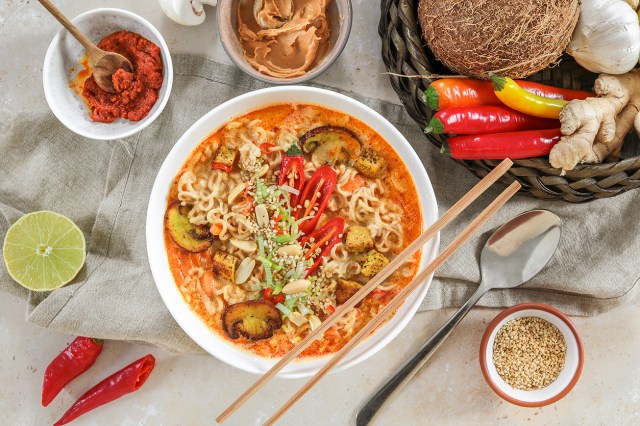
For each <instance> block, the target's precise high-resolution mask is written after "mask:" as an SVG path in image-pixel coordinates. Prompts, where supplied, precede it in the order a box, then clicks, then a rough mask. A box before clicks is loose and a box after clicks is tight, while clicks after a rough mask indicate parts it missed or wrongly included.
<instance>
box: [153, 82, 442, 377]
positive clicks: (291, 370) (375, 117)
mask: <svg viewBox="0 0 640 426" xmlns="http://www.w3.org/2000/svg"><path fill="white" fill-rule="evenodd" d="M290 103H306V104H314V105H319V106H323V107H325V108H329V109H333V110H337V111H341V112H344V113H345V114H349V115H351V116H352V117H355V118H356V119H358V120H360V121H362V122H364V123H365V124H367V125H369V126H370V127H371V128H372V129H373V130H375V131H376V132H378V134H380V136H382V137H383V138H384V139H385V140H386V141H387V142H388V143H389V144H390V145H391V147H393V149H394V150H395V151H396V152H397V153H398V155H399V156H400V158H402V159H403V160H404V162H405V165H406V167H407V169H408V170H409V173H410V174H411V176H412V177H413V179H414V182H415V185H416V190H417V192H418V198H419V200H418V201H419V203H420V206H421V209H422V217H423V222H424V225H423V227H425V228H426V227H427V226H429V225H431V224H433V222H435V221H436V219H437V217H438V204H437V203H436V198H435V195H434V193H433V188H432V187H431V181H430V180H429V176H427V173H426V171H425V169H424V166H423V165H422V162H421V161H420V159H419V158H418V155H417V154H416V152H415V151H414V150H413V148H411V145H409V142H407V140H406V139H405V138H404V136H402V134H401V133H400V132H399V131H398V130H397V129H396V128H395V127H393V125H392V124H391V123H389V122H388V121H387V120H386V119H385V118H384V117H383V116H381V115H380V114H378V113H377V112H375V111H374V110H372V109H371V108H369V107H368V106H366V105H364V104H362V103H360V102H358V101H355V100H353V99H351V98H349V97H347V96H344V95H341V94H339V93H335V92H332V91H329V90H324V89H317V88H313V87H305V86H280V87H272V88H268V89H262V90H256V91H254V92H249V93H245V94H244V95H241V96H238V97H236V98H233V99H231V100H229V101H227V102H225V103H223V104H221V105H219V106H217V107H216V108H214V109H213V110H211V111H210V112H208V113H207V114H206V115H204V117H202V118H201V119H200V120H198V121H196V122H195V124H193V125H192V126H191V127H190V128H189V129H188V130H187V131H186V132H185V133H184V134H183V135H182V137H181V138H180V139H179V140H178V142H177V143H176V144H175V145H174V146H173V148H172V149H171V152H169V154H168V155H167V158H166V159H165V160H164V163H163V164H162V167H161V168H160V171H159V172H158V176H157V177H156V180H155V183H154V184H153V189H152V190H151V196H150V199H149V207H148V209H147V225H146V226H147V229H146V239H147V254H148V256H149V265H150V267H151V272H152V273H153V278H154V281H155V283H156V287H157V288H158V291H159V293H160V296H161V297H162V300H163V301H164V303H165V305H167V308H168V309H169V312H171V315H173V317H174V318H175V320H176V322H177V323H178V324H179V325H180V327H182V329H183V330H184V331H185V332H186V333H187V334H188V335H189V337H191V338H192V339H193V340H194V341H195V342H196V343H197V344H198V345H200V346H201V347H202V348H203V349H204V350H205V351H207V352H209V353H210V354H211V355H213V356H215V357H216V358H218V359H220V360H221V361H224V362H226V363H227V364H230V365H232V366H234V367H237V368H240V369H242V370H245V371H248V372H250V373H257V374H263V373H265V372H266V371H267V370H269V369H270V368H271V367H272V366H273V365H274V364H275V363H276V361H277V359H275V358H265V357H261V356H257V355H255V354H253V353H250V352H248V351H245V350H242V349H241V348H239V347H238V346H235V345H233V344H232V343H231V342H229V341H227V340H225V339H223V338H222V337H220V336H218V335H217V334H216V333H215V332H214V331H213V330H211V329H210V328H209V327H208V326H207V324H205V322H204V321H202V319H201V318H200V317H199V316H198V315H197V314H196V313H195V312H194V311H193V310H192V309H191V308H190V306H189V305H188V304H187V303H186V302H185V301H184V299H183V297H182V295H181V294H180V290H179V289H178V286H177V285H176V282H175V280H174V279H173V276H172V274H171V270H170V269H169V259H168V258H167V251H166V249H165V245H164V212H165V210H166V208H167V197H168V195H169V188H170V187H171V184H172V182H173V180H174V178H175V176H176V175H177V174H178V172H179V171H180V169H181V168H182V165H183V163H184V161H185V160H186V159H187V158H188V156H189V154H190V153H191V152H192V151H193V149H194V148H196V146H198V144H200V142H201V141H202V140H203V139H204V138H205V137H207V135H209V134H211V133H212V132H214V131H216V130H218V129H219V128H220V127H222V126H224V125H225V124H226V123H227V122H228V121H229V120H231V119H233V118H235V117H238V116H241V115H244V114H246V113H249V112H251V111H255V110H257V109H261V108H265V107H267V106H269V105H274V104H290ZM438 243H439V235H436V236H435V237H434V238H433V239H432V240H431V241H429V242H428V243H427V244H425V245H424V247H423V250H422V257H421V259H420V270H422V269H424V268H425V267H426V265H427V264H428V263H429V262H430V261H432V260H433V259H434V258H435V256H436V254H437V250H438ZM431 278H432V277H429V278H428V279H427V280H425V281H424V282H423V283H422V284H421V285H420V287H418V288H417V289H416V290H415V291H414V292H413V293H412V294H411V295H410V296H409V298H408V299H407V300H406V301H405V303H404V304H403V305H402V306H401V307H400V308H399V309H398V311H397V313H396V314H395V315H394V316H393V318H391V319H390V320H389V321H387V322H386V323H385V324H384V325H383V326H382V327H380V328H379V329H378V330H376V331H375V332H374V333H373V334H372V335H371V336H369V337H368V338H367V339H366V340H365V341H364V342H362V343H361V344H359V345H358V346H357V347H356V348H354V349H353V350H352V351H351V352H350V353H349V354H348V355H347V356H346V357H345V359H343V360H342V361H341V362H340V363H338V365H337V367H336V368H334V369H333V370H332V371H334V372H335V371H340V370H343V369H345V368H348V367H350V366H353V365H355V364H357V363H359V362H362V361H364V360H365V359H367V358H369V357H370V356H372V355H373V354H375V353H376V352H377V351H379V350H380V349H382V348H383V347H384V346H385V345H387V344H388V343H389V342H390V341H391V340H393V338H394V337H396V336H397V335H398V334H399V333H400V332H401V331H402V329H403V328H404V327H405V326H406V325H407V324H408V323H409V321H410V320H411V318H412V317H413V315H414V314H415V313H416V311H417V310H418V307H419V306H420V303H421V302H422V299H424V296H425V295H426V293H427V290H428V289H429V285H430V284H431ZM328 359H329V358H328V357H327V356H324V357H317V358H304V359H302V360H295V361H294V362H291V363H289V364H288V365H287V366H286V367H285V368H284V369H283V370H282V371H281V372H280V373H279V374H278V376H280V377H288V378H298V377H306V376H311V375H313V374H315V373H316V372H317V371H318V370H319V369H320V368H321V367H322V366H323V365H324V364H325V363H326V362H327V361H328Z"/></svg>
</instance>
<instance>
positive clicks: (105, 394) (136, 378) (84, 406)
mask: <svg viewBox="0 0 640 426" xmlns="http://www.w3.org/2000/svg"><path fill="white" fill-rule="evenodd" d="M155 363H156V359H155V358H154V357H153V355H147V356H145V357H142V358H140V359H139V360H137V361H134V362H133V363H131V364H129V365H128V366H126V367H125V368H123V369H122V370H120V371H118V372H116V373H114V374H112V375H111V376H109V377H107V378H106V379H104V380H103V381H101V382H100V383H98V384H97V385H95V386H94V387H92V388H91V389H89V390H88V391H87V392H86V393H85V394H84V395H82V396H81V397H80V398H79V399H78V400H77V401H76V402H75V403H74V404H73V405H72V406H71V408H69V410H68V411H67V412H66V413H64V415H63V416H62V418H60V420H58V421H57V422H56V423H55V424H54V425H53V426H61V425H66V424H67V423H69V422H70V421H72V420H75V419H77V418H78V417H80V416H81V415H83V414H85V413H87V412H89V411H91V410H93V409H94V408H98V407H100V406H101V405H104V404H107V403H109V402H111V401H114V400H116V399H118V398H120V397H121V396H124V395H126V394H128V393H131V392H135V391H137V390H138V389H140V387H142V385H143V384H144V382H145V381H146V380H147V378H148V377H149V374H151V371H152V370H153V367H154V366H155Z"/></svg>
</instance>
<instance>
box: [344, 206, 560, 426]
mask: <svg viewBox="0 0 640 426" xmlns="http://www.w3.org/2000/svg"><path fill="white" fill-rule="evenodd" d="M559 241H560V218H558V216H556V215H555V214H553V213H551V212H549V211H547V210H532V211H529V212H526V213H522V214H521V215H519V216H517V217H515V218H514V219H512V220H511V221H509V222H507V223H506V224H504V225H502V226H501V227H500V228H498V229H497V230H496V231H495V232H494V233H493V235H492V236H491V237H490V238H489V240H488V241H487V243H486V244H485V246H484V248H483V249H482V254H481V255H480V264H481V267H480V271H481V273H482V281H481V282H480V285H479V287H478V289H477V290H476V291H475V293H473V295H472V296H471V297H470V298H469V300H468V301H467V302H466V303H465V304H464V305H462V307H461V308H460V309H459V310H458V312H456V313H455V314H454V315H453V316H452V317H451V318H449V320H448V321H447V322H446V323H445V324H444V325H443V326H442V327H441V328H440V330H438V331H437V332H436V333H435V334H434V335H433V337H431V338H430V339H429V340H428V341H427V342H426V343H425V344H424V345H422V347H421V348H420V349H419V350H418V352H417V353H416V354H415V355H414V356H413V357H411V358H410V359H409V360H408V361H406V362H405V363H404V364H403V365H402V366H401V367H400V368H399V369H398V370H396V372H395V373H394V374H393V375H392V376H391V378H390V379H388V380H387V381H386V382H385V383H384V384H383V385H382V387H381V388H380V389H379V390H378V391H377V392H376V393H375V394H373V396H371V398H370V399H369V401H367V403H366V404H365V405H364V407H362V409H361V410H360V411H359V412H358V415H357V417H356V424H357V425H358V426H361V425H367V424H369V422H370V421H371V419H372V418H373V416H374V415H375V414H376V413H377V412H378V410H379V409H380V407H382V405H383V404H384V403H385V401H387V400H388V399H390V398H392V397H394V396H395V395H397V394H398V392H400V390H402V388H403V387H404V386H405V385H406V384H407V383H408V382H409V380H410V379H411V378H412V377H413V376H414V375H415V374H416V373H417V372H418V370H419V369H420V367H422V366H423V365H424V364H425V363H426V362H427V360H428V359H429V358H430V357H431V355H433V354H434V353H435V351H436V350H437V349H438V348H439V347H440V345H441V344H442V342H444V341H445V339H446V338H447V337H449V335H450V334H451V332H452V331H453V329H454V328H455V326H456V325H458V323H459V322H460V321H461V320H462V318H464V317H465V315H467V313H468V312H469V311H470V310H471V308H472V307H473V306H474V305H475V304H476V303H477V302H478V300H480V298H481V297H482V296H483V295H484V294H485V293H486V292H487V291H489V290H491V289H494V288H512V287H517V286H519V285H521V284H524V283H525V282H527V281H529V280H530V279H531V278H533V277H534V276H535V275H536V274H537V273H538V272H540V271H541V270H542V268H544V266H545V265H546V264H547V262H549V260H550V259H551V257H552V256H553V254H554V253H555V251H556V248H557V247H558V243H559Z"/></svg>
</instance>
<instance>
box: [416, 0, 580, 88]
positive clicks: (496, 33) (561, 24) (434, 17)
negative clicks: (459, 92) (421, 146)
mask: <svg viewBox="0 0 640 426" xmlns="http://www.w3.org/2000/svg"><path fill="white" fill-rule="evenodd" d="M579 14H580V6H579V1H578V0H546V1H540V0H520V1H513V0H420V3H419V6H418V17H419V20H420V25H421V26H422V31H423V35H424V38H425V41H426V42H427V44H428V45H429V48H430V49H431V51H432V52H433V53H434V55H435V56H436V57H437V58H438V59H439V60H440V61H441V62H442V63H443V64H444V65H445V66H447V67H448V68H449V69H451V70H453V71H455V72H457V73H459V74H462V75H466V76H470V77H476V78H482V79H486V78H488V77H489V73H496V74H501V75H506V76H509V77H512V78H524V77H527V76H529V75H531V74H533V73H535V72H537V71H540V70H541V69H543V68H546V67H548V66H549V65H550V64H552V63H553V62H555V61H556V60H557V59H558V57H559V56H560V55H561V54H562V52H563V51H564V49H565V47H566V46H567V44H568V43H569V39H570V38H571V33H572V32H573V28H574V27H575V25H576V22H577V21H578V15H579Z"/></svg>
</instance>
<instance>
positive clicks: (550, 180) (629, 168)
mask: <svg viewBox="0 0 640 426" xmlns="http://www.w3.org/2000/svg"><path fill="white" fill-rule="evenodd" d="M417 8H418V0H381V9H382V13H381V17H380V25H379V28H378V32H379V33H380V37H382V58H383V60H384V63H385V64H386V67H387V70H388V71H389V72H390V73H395V74H400V75H406V76H409V75H429V74H451V71H449V70H447V69H446V68H444V67H443V65H442V64H441V63H440V62H438V61H437V60H436V59H435V57H434V56H433V54H432V53H431V52H430V51H429V49H428V48H427V47H426V45H425V42H424V41H423V39H422V36H421V34H422V30H421V28H420V25H419V23H418V20H417V19H416V18H417ZM595 78H596V75H595V74H593V73H591V72H589V71H586V70H585V69H583V68H582V67H580V66H579V65H577V64H576V62H575V61H573V59H572V58H571V57H569V56H566V57H563V58H562V61H560V65H558V66H554V67H550V68H547V69H544V70H542V71H541V72H539V73H537V74H534V75H533V76H531V77H530V78H529V80H533V81H538V82H542V83H545V84H549V85H553V86H558V87H560V86H561V87H566V88H571V89H582V90H592V87H593V82H594V80H595ZM390 79H391V85H392V86H393V88H394V90H395V91H396V93H397V94H398V96H399V97H400V100H401V101H402V103H403V104H404V107H405V108H406V110H407V111H408V113H409V115H411V117H412V118H413V119H414V120H415V121H416V122H417V123H418V124H419V125H420V126H421V127H422V128H424V127H426V125H427V123H428V122H429V120H430V119H431V114H432V113H431V110H430V109H429V107H428V106H427V104H426V101H425V99H424V95H423V93H424V90H425V89H426V88H427V86H428V85H429V83H430V80H428V79H426V78H407V77H400V76H396V75H391V76H390ZM631 133H632V134H630V135H629V136H628V137H627V140H626V141H625V144H624V147H623V152H622V159H621V160H620V161H618V162H611V163H604V164H591V165H587V164H583V165H579V166H578V167H576V168H575V169H574V170H571V171H569V172H567V173H566V174H565V175H564V176H560V172H561V171H560V170H559V169H554V168H553V167H551V165H550V164H549V161H548V160H547V158H546V157H541V158H531V159H525V160H515V161H514V166H513V167H512V168H511V170H510V171H509V172H508V174H507V175H505V176H504V177H503V179H502V182H503V183H505V184H509V183H511V182H512V181H513V180H514V179H517V180H518V181H519V182H520V183H521V184H522V187H523V189H522V191H523V192H525V193H528V194H530V195H532V196H534V197H537V198H541V199H551V200H553V199H561V200H565V201H569V202H572V203H580V202H585V201H591V200H594V199H598V198H606V197H613V196H614V195H618V194H621V193H623V192H625V191H628V190H630V189H633V188H638V187H640V153H639V152H638V149H639V148H638V147H639V146H640V144H639V143H638V138H637V136H636V135H635V132H631ZM425 136H426V137H427V139H429V140H430V141H431V142H432V143H433V144H435V145H436V146H438V147H440V146H442V143H443V141H444V138H443V137H441V136H438V135H431V134H430V135H425ZM454 161H456V162H458V163H459V164H461V165H463V166H464V167H466V168H467V169H469V170H470V171H471V172H472V173H473V174H475V175H476V176H478V177H484V176H485V175H486V174H487V173H488V172H489V171H491V170H492V169H493V167H495V166H496V165H497V164H498V163H499V161H491V160H488V161H485V160H482V161H461V160H454Z"/></svg>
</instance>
